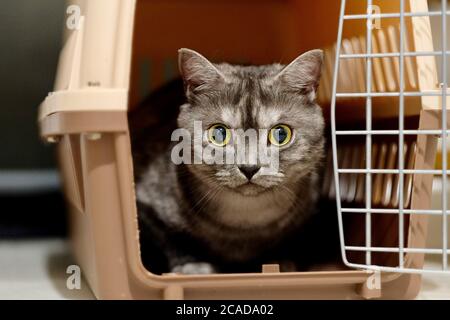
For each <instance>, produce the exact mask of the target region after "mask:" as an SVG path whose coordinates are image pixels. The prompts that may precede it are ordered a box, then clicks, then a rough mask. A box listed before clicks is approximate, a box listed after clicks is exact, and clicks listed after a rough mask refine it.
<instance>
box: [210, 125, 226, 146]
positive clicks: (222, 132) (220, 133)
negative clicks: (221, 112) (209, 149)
mask: <svg viewBox="0 0 450 320" xmlns="http://www.w3.org/2000/svg"><path fill="white" fill-rule="evenodd" d="M230 139H231V131H230V129H228V128H227V127H226V126H225V125H223V124H215V125H213V126H211V127H210V128H209V129H208V140H209V142H211V143H212V144H214V145H216V146H218V147H224V146H226V145H227V144H228V143H229V142H230Z"/></svg>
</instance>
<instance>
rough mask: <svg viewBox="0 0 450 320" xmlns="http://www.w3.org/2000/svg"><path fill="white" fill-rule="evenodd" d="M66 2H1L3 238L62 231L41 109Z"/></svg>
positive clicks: (0, 214)
mask: <svg viewBox="0 0 450 320" xmlns="http://www.w3.org/2000/svg"><path fill="white" fill-rule="evenodd" d="M64 17H65V1H64V0H38V1H33V0H14V1H2V3H1V9H0V43H1V50H0V99H1V100H0V101H1V102H0V147H1V149H0V204H1V206H0V208H2V209H0V237H1V238H4V237H20V236H48V235H63V234H64V232H65V227H64V216H65V215H64V205H63V202H62V197H61V194H60V192H59V177H58V174H57V171H56V168H55V159H54V149H53V148H52V147H50V146H46V145H45V144H43V143H42V141H40V139H39V134H38V125H37V121H36V119H37V111H38V106H39V104H40V103H41V102H42V101H43V99H44V98H45V96H46V95H47V93H48V92H50V91H52V87H53V81H54V77H55V71H56V66H57V62H58V54H59V50H60V46H61V40H62V32H63V26H64Z"/></svg>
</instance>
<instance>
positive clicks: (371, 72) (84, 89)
mask: <svg viewBox="0 0 450 320" xmlns="http://www.w3.org/2000/svg"><path fill="white" fill-rule="evenodd" d="M67 13H68V20H67V26H66V35H65V41H64V43H65V45H64V48H63V49H62V51H61V55H60V62H59V67H58V73H57V78H56V83H55V89H54V92H52V93H50V94H49V96H48V97H47V98H46V99H45V101H44V102H43V103H42V105H41V106H40V113H39V123H40V129H41V136H42V137H43V138H44V139H45V140H46V141H48V142H53V143H56V144H57V149H58V156H59V163H60V169H61V175H62V177H63V180H64V186H65V194H66V196H67V200H68V204H69V207H70V230H71V232H70V233H71V240H72V244H73V252H74V255H75V257H76V260H77V263H79V265H80V266H81V267H82V270H83V274H84V276H85V278H86V279H87V281H88V283H89V285H90V286H91V288H92V290H93V292H94V293H95V295H96V296H97V297H98V298H103V299H105V298H106V299H108V298H114V299H115V298H119V299H244V298H245V299H247V298H253V299H263V298H264V299H280V298H284V299H314V298H386V299H388V298H413V297H415V296H416V295H417V293H418V291H419V289H420V285H421V273H423V272H445V271H446V270H447V267H448V262H447V258H448V254H449V253H450V252H449V249H448V243H447V238H448V236H447V231H448V226H447V224H448V220H447V216H448V210H447V199H446V192H443V193H442V194H443V196H442V208H441V209H440V210H436V209H434V210H432V209H431V192H432V182H433V177H435V176H439V177H442V178H443V179H442V185H443V190H444V191H445V190H446V188H447V156H446V155H447V144H446V143H445V142H446V135H447V133H448V130H447V125H448V117H447V105H448V104H449V101H448V97H447V95H448V90H447V75H446V72H445V70H446V69H447V57H448V54H449V51H448V48H447V43H446V41H447V40H446V30H447V29H448V27H447V18H448V14H449V12H448V11H447V3H446V2H445V1H442V6H441V7H440V8H439V9H438V10H437V11H431V10H429V7H428V3H427V1H426V0H384V1H382V0H379V1H375V0H374V1H371V0H367V1H362V0H353V1H350V0H349V1H345V0H343V1H342V2H340V1H329V0H316V1H304V0H282V1H278V0H263V1H256V0H243V1H228V0H227V1H225V0H217V1H202V0H192V1H186V0H173V1H164V0H140V1H139V0H138V1H136V0H78V1H69V3H68V12H67ZM431 19H436V21H438V22H439V23H440V25H441V26H442V28H441V30H442V35H439V36H436V35H434V34H432V32H431V30H432V28H431V22H430V21H431ZM312 30H315V31H314V32H312ZM336 40H337V43H336ZM182 47H187V48H192V49H195V50H198V51H199V52H201V53H202V54H204V55H205V56H207V57H208V58H210V59H211V60H212V61H229V62H242V63H252V64H265V63H272V62H274V61H277V62H280V60H281V62H283V63H287V62H289V61H290V60H291V59H293V58H295V57H296V56H298V55H299V54H300V53H302V52H305V51H307V50H310V49H314V48H323V49H324V50H325V66H324V71H323V77H322V82H321V85H320V89H319V92H318V101H319V103H320V104H321V106H322V107H323V111H324V114H325V116H326V117H327V119H328V122H327V124H328V126H329V132H330V138H331V139H330V150H329V154H328V160H327V161H328V163H327V168H326V172H325V181H324V183H323V186H322V194H323V195H324V196H325V197H328V198H330V199H336V206H337V212H338V225H336V228H337V229H339V235H340V241H341V251H342V259H343V261H344V263H345V265H346V266H345V267H341V268H340V269H336V270H331V271H327V270H325V271H313V272H280V271H279V268H278V266H277V265H264V266H262V272H261V273H239V274H230V273H229V274H213V275H182V274H163V275H156V274H152V273H151V272H150V271H148V270H147V269H145V268H144V266H143V264H142V261H141V257H140V249H139V230H138V223H137V211H136V203H135V189H134V178H133V165H132V163H133V162H132V154H131V145H130V134H129V127H128V120H127V112H128V111H129V110H131V109H133V108H134V107H135V106H136V105H137V104H138V102H139V101H140V99H142V98H143V97H144V96H145V95H146V94H148V93H149V92H151V91H152V90H153V89H154V88H157V87H158V86H160V85H161V84H163V83H165V82H167V81H169V80H170V79H173V78H174V77H176V76H177V63H176V62H177V50H178V49H179V48H182ZM438 65H440V66H441V67H442V69H441V68H439V67H438ZM439 70H441V72H439ZM440 137H441V138H443V139H441V141H443V143H442V155H444V156H442V160H441V162H442V166H441V167H436V166H435V164H436V157H437V155H438V149H439V148H438V144H439V141H440V140H439V138H440ZM333 214H336V213H335V212H334V213H333ZM429 216H433V217H438V218H439V219H440V221H441V222H442V223H441V225H442V241H441V242H442V246H440V247H436V248H428V247H427V246H426V231H427V219H428V217H429ZM425 255H433V256H437V257H439V259H441V260H442V268H441V269H439V270H427V269H424V257H425Z"/></svg>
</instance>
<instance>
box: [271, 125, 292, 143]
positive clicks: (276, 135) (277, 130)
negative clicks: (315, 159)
mask: <svg viewBox="0 0 450 320" xmlns="http://www.w3.org/2000/svg"><path fill="white" fill-rule="evenodd" d="M291 139H292V130H291V128H289V127H288V126H286V125H284V124H279V125H276V126H275V127H273V128H272V129H270V132H269V141H270V143H271V144H273V145H275V146H278V147H282V146H284V145H286V144H288V143H289V141H291Z"/></svg>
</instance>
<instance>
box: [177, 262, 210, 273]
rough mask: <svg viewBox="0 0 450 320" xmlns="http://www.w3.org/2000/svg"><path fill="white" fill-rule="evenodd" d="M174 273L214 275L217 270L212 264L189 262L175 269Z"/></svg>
mask: <svg viewBox="0 0 450 320" xmlns="http://www.w3.org/2000/svg"><path fill="white" fill-rule="evenodd" d="M172 272H173V273H182V274H212V273H216V270H215V268H214V267H213V265H212V264H210V263H207V262H188V263H185V264H181V265H177V266H175V267H173V268H172Z"/></svg>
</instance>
